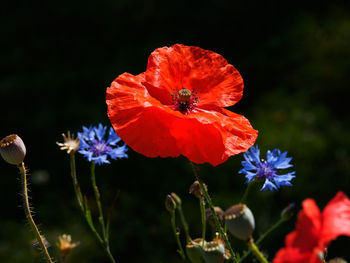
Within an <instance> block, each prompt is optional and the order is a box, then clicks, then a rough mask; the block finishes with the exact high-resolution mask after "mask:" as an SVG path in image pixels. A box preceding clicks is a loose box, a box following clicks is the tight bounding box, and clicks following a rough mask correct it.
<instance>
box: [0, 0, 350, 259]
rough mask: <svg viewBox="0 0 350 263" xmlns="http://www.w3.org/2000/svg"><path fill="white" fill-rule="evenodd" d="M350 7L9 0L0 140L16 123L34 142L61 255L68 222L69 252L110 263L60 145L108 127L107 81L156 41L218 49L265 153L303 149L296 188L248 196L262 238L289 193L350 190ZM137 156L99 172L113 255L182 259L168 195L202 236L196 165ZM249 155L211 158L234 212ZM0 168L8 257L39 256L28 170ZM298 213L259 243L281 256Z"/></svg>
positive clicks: (218, 196)
mask: <svg viewBox="0 0 350 263" xmlns="http://www.w3.org/2000/svg"><path fill="white" fill-rule="evenodd" d="M349 11H350V10H349V6H348V3H347V2H346V1H332V2H329V1H327V2H326V1H324V2H322V1H321V2H320V1H317V2H316V1H307V2H305V1H304V2H303V3H302V5H300V4H298V3H295V2H293V3H290V6H288V7H286V3H285V2H283V1H282V2H280V1H253V0H251V1H221V0H220V1H212V0H206V1H201V2H197V1H184V0H180V1H176V2H167V1H159V0H147V1H136V0H134V1H126V0H120V1H107V0H105V1H99V2H97V1H96V2H95V1H50V2H44V1H37V2H33V1H31V2H28V1H16V2H10V1H8V2H6V3H4V4H2V9H0V22H1V23H0V27H1V32H2V37H1V41H0V52H1V60H0V69H1V76H0V97H1V98H2V99H1V104H0V108H1V112H2V113H3V117H2V118H1V127H0V137H1V138H2V137H4V136H6V135H8V134H10V133H17V134H19V135H20V136H21V137H22V139H23V140H24V142H25V143H26V146H27V157H26V164H27V166H29V168H30V171H31V175H32V184H31V185H30V187H31V190H32V192H31V196H32V200H31V202H32V204H33V207H34V210H35V211H36V216H35V219H36V221H37V222H40V225H41V229H42V231H43V233H45V234H46V237H47V239H48V240H49V242H50V243H51V244H52V247H51V248H50V249H51V251H52V252H53V253H54V256H55V258H56V259H58V258H59V256H58V254H57V250H55V243H56V240H57V236H58V235H59V234H62V233H69V234H71V235H72V238H73V240H76V241H80V243H81V244H80V246H79V247H77V248H76V249H74V251H73V252H72V255H71V257H70V262H76V261H78V260H79V262H81V263H85V262H86V263H88V262H107V259H106V257H105V255H104V253H103V251H102V250H101V249H100V247H99V246H98V243H97V242H96V241H95V240H94V239H93V236H92V235H91V233H90V232H89V231H88V227H87V226H86V225H85V222H84V220H83V219H82V217H81V215H80V213H79V209H78V207H77V204H76V202H75V199H74V192H73V187H72V185H71V179H70V176H69V160H68V156H66V154H65V153H63V152H61V151H59V149H58V147H57V145H55V142H56V141H61V140H62V139H61V136H60V134H61V133H62V132H66V131H67V130H71V131H72V132H74V133H76V132H77V131H79V130H80V129H81V126H82V125H90V124H97V123H99V122H102V123H104V124H109V120H108V118H107V115H106V105H105V100H104V98H105V88H106V87H107V86H108V85H109V84H110V82H111V81H112V80H113V79H114V78H115V77H117V76H118V75H119V74H121V73H123V72H130V73H132V74H138V73H140V72H143V71H144V70H145V68H146V63H147V57H148V55H149V54H150V53H151V52H152V51H153V50H154V49H155V48H157V47H161V46H165V45H168V46H169V45H172V44H174V43H183V44H187V45H195V46H199V47H201V48H205V49H209V50H212V51H215V52H217V53H219V54H221V55H223V56H224V57H225V58H226V59H227V60H228V61H229V63H231V64H233V65H234V66H235V67H236V68H237V69H238V70H239V71H240V72H241V74H242V76H243V78H244V81H245V93H244V96H243V99H242V100H241V101H240V102H239V103H238V104H237V105H235V106H233V107H231V108H230V109H231V110H232V111H234V112H237V113H239V114H243V115H245V116H246V117H247V118H248V119H249V120H250V121H251V123H252V125H253V126H254V127H255V128H256V129H258V130H259V137H258V140H257V144H258V145H259V147H260V148H261V149H262V153H263V154H264V153H265V152H266V150H267V149H274V148H280V149H281V150H282V151H288V152H289V155H290V156H292V157H293V161H292V163H293V164H294V165H295V166H294V169H295V170H296V172H297V177H296V178H295V179H294V180H293V184H294V186H293V187H290V188H284V189H283V190H281V191H279V192H274V193H270V192H259V191H255V192H254V193H252V195H251V197H250V201H249V203H248V205H249V206H250V207H251V209H252V211H253V212H254V214H255V217H256V221H257V227H258V228H257V230H256V233H255V236H256V237H258V236H259V234H260V233H262V232H263V231H264V230H266V229H267V228H268V227H269V226H270V225H271V224H272V223H273V222H275V221H277V220H278V217H279V213H280V211H281V210H282V209H283V208H284V207H285V206H286V205H288V204H289V203H290V202H296V203H297V204H298V205H300V203H301V201H302V200H304V199H305V198H308V197H311V198H315V199H316V201H317V203H318V204H319V206H320V207H324V205H325V204H326V203H327V202H328V201H329V200H330V199H331V198H332V197H333V196H334V195H335V193H336V192H337V191H338V190H343V191H345V192H346V193H347V194H348V195H349V194H350V189H349V188H350V187H349V186H350V173H349V168H350V167H349V166H350V152H349V151H350V147H349V146H350V133H349V122H348V111H347V106H348V98H349V92H348V90H349V89H348V87H349V84H348V83H349V81H348V77H349V69H350V49H349V43H350V15H349V14H350V13H349ZM129 156H130V157H129V159H127V160H120V161H116V162H113V163H112V164H111V165H109V166H103V167H98V169H97V171H96V173H97V177H98V178H97V181H98V184H99V186H100V189H101V192H102V199H103V201H104V204H106V207H105V210H107V209H108V205H109V204H111V202H112V201H113V198H114V195H115V193H116V192H117V191H118V190H119V191H120V196H119V199H118V202H117V205H116V207H115V211H114V214H113V222H112V229H111V233H112V235H111V249H112V252H113V254H114V255H115V257H116V259H117V261H118V262H169V263H171V262H179V257H178V255H177V253H176V243H175V240H174V239H173V235H172V232H171V227H170V222H169V215H168V213H167V211H166V210H165V209H164V198H165V196H166V194H168V193H170V192H176V193H177V194H179V195H180V196H181V197H182V199H183V206H184V211H185V213H186V215H187V217H188V221H189V224H190V228H191V235H193V237H198V236H199V235H200V231H201V230H200V229H201V227H200V216H199V207H197V200H195V199H194V198H193V197H192V196H190V195H189V194H188V187H189V186H190V185H191V183H192V182H193V181H194V176H193V175H192V171H191V167H190V165H189V164H188V162H187V161H186V159H185V158H177V159H171V158H166V159H160V158H155V159H149V158H145V157H143V156H141V155H139V154H137V153H135V152H133V151H132V150H131V149H130V150H129ZM241 160H242V155H238V156H235V157H231V158H230V159H229V160H228V161H227V162H226V163H224V164H222V165H219V166H218V167H211V166H210V165H202V166H201V169H200V174H201V175H202V177H203V179H204V181H205V182H206V183H207V185H208V187H209V191H210V193H211V194H212V196H213V199H214V201H215V203H216V204H217V205H219V206H221V207H222V208H224V209H225V208H227V207H229V206H230V205H232V204H233V203H234V202H237V200H239V197H240V196H241V194H242V193H243V191H244V189H245V185H244V181H245V180H244V178H243V176H242V175H238V171H239V169H240V167H241V166H240V162H241ZM77 168H78V176H79V178H80V181H81V184H82V188H83V191H84V192H85V193H86V194H87V195H88V196H89V197H92V196H93V193H92V189H91V187H90V184H89V178H88V177H89V164H88V163H87V162H86V161H85V160H83V158H82V157H78V158H77ZM0 173H1V178H2V180H3V181H2V185H3V186H4V187H3V190H2V191H1V193H0V198H1V200H2V201H3V202H2V203H3V205H4V206H5V207H4V208H3V210H2V213H1V216H0V225H1V226H2V227H1V228H0V236H1V239H0V261H1V262H11V263H12V262H16V263H17V262H18V263H21V262H32V261H33V262H40V259H39V258H35V257H34V256H35V255H34V254H33V251H32V249H31V246H30V241H31V239H32V238H33V237H32V235H31V233H30V232H29V228H28V227H27V226H26V225H25V223H24V222H25V220H24V214H23V211H22V210H21V208H19V206H20V204H21V201H20V196H19V195H18V192H19V190H20V185H19V181H18V180H17V178H18V175H16V174H17V171H16V169H15V168H14V167H11V166H9V165H7V164H6V163H4V162H0ZM91 204H93V202H92V201H91ZM197 208H198V209H197ZM93 209H95V208H94V207H93ZM294 222H295V217H294V218H293V220H291V221H290V222H288V223H286V224H284V225H283V226H282V227H281V228H280V229H279V230H278V231H276V232H274V233H273V234H272V235H271V236H269V237H268V238H267V239H266V240H265V242H264V243H263V245H262V250H263V251H264V252H267V253H268V254H269V256H270V258H272V257H273V255H274V253H275V252H276V251H277V249H278V248H280V247H281V246H282V245H283V240H284V236H285V235H286V234H287V233H288V232H290V231H291V230H292V229H293V227H294ZM19 237H20V238H19ZM232 241H233V243H234V247H236V248H240V249H244V246H243V245H242V244H241V243H240V242H238V241H235V240H232ZM349 246H350V243H349V240H348V239H346V238H344V239H343V238H340V239H338V240H337V241H335V242H334V243H333V244H332V245H331V247H330V249H329V253H330V256H342V257H344V258H346V257H348V255H346V254H345V253H346V252H347V251H346V247H349ZM33 258H34V259H33ZM346 259H347V260H348V261H349V260H350V258H349V257H348V258H346ZM248 261H249V260H248Z"/></svg>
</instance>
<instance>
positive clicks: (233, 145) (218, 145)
mask: <svg viewBox="0 0 350 263" xmlns="http://www.w3.org/2000/svg"><path fill="white" fill-rule="evenodd" d="M242 93H243V80H242V77H241V75H240V74H239V72H238V71H237V70H236V69H235V68H234V67H233V66H232V65H230V64H228V63H227V61H226V60H225V59H224V58H223V57H222V56H221V55H219V54H216V53H214V52H211V51H208V50H204V49H201V48H198V47H191V46H184V45H174V46H172V47H163V48H158V49H156V50H155V51H154V52H153V53H152V54H151V55H150V57H149V59H148V65H147V69H146V72H144V73H141V74H139V75H136V76H134V75H131V74H129V73H124V74H122V75H120V76H118V77H117V78H116V79H115V80H114V81H113V82H112V84H111V87H110V88H107V96H106V102H107V106H108V116H109V118H110V120H111V123H112V125H113V127H114V129H115V131H116V132H117V134H118V136H119V137H120V138H122V140H123V141H124V142H125V143H126V144H127V145H129V146H130V147H131V148H132V149H134V150H135V151H136V152H139V153H141V154H143V155H145V156H148V157H157V156H160V157H176V156H179V155H180V154H182V155H184V156H186V157H187V158H188V159H189V160H190V161H192V162H194V163H204V162H208V163H211V164H212V165H218V164H220V163H222V162H224V161H226V160H227V158H228V157H230V156H231V155H234V154H238V153H240V152H244V151H246V150H247V149H248V148H249V147H250V146H251V145H253V144H254V142H255V140H256V137H257V131H256V130H254V129H253V128H252V126H251V125H250V123H249V121H248V120H247V119H246V118H245V117H243V116H241V115H238V114H235V113H233V112H231V111H228V110H226V109H224V108H223V107H228V106H232V105H234V104H235V103H236V102H238V101H239V100H240V99H241V97H242Z"/></svg>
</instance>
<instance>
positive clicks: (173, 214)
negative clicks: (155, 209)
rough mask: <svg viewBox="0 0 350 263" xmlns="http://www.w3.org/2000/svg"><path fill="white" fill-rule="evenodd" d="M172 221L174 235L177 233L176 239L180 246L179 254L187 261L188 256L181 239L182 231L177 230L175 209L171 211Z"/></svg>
mask: <svg viewBox="0 0 350 263" xmlns="http://www.w3.org/2000/svg"><path fill="white" fill-rule="evenodd" d="M170 217H171V218H170V221H171V227H172V229H173V232H174V235H175V239H176V242H177V245H178V247H179V250H178V252H179V254H180V256H181V258H182V260H183V261H186V256H185V252H184V250H183V249H182V245H181V241H180V237H179V236H180V233H179V232H178V231H177V230H176V223H175V210H173V211H171V212H170Z"/></svg>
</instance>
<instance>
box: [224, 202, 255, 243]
mask: <svg viewBox="0 0 350 263" xmlns="http://www.w3.org/2000/svg"><path fill="white" fill-rule="evenodd" d="M224 218H225V223H226V226H227V229H228V230H229V231H230V232H231V234H232V235H234V236H235V237H236V238H239V239H242V240H248V239H249V238H250V237H251V236H252V234H253V231H254V228H255V220H254V216H253V213H252V211H250V209H249V208H248V207H247V206H246V205H245V204H237V205H233V206H231V207H230V208H228V209H227V210H226V211H225V215H224Z"/></svg>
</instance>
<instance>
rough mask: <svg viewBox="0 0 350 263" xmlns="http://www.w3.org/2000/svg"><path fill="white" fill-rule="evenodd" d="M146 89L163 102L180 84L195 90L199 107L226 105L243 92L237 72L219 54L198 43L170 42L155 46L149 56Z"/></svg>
mask: <svg viewBox="0 0 350 263" xmlns="http://www.w3.org/2000/svg"><path fill="white" fill-rule="evenodd" d="M145 86H146V87H147V89H148V91H149V93H150V94H151V96H153V97H154V98H157V99H158V100H159V101H161V102H162V103H163V104H165V105H170V104H172V97H171V94H172V93H174V91H175V90H176V89H178V90H180V89H182V88H186V89H189V90H191V91H195V92H198V96H199V101H198V107H200V106H201V105H206V104H212V105H217V106H219V107H228V106H232V105H234V104H235V103H236V102H238V101H239V100H240V99H241V97H242V95H243V79H242V77H241V75H240V74H239V72H238V71H237V70H236V69H235V68H234V67H233V66H232V65H230V64H228V63H227V61H226V60H225V59H224V58H223V57H222V56H221V55H219V54H217V53H214V52H212V51H209V50H204V49H201V48H199V47H193V46H184V45H180V44H177V45H173V46H171V47H162V48H158V49H156V50H155V51H154V52H153V53H152V54H151V55H150V57H149V59H148V65H147V70H146V83H145Z"/></svg>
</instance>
